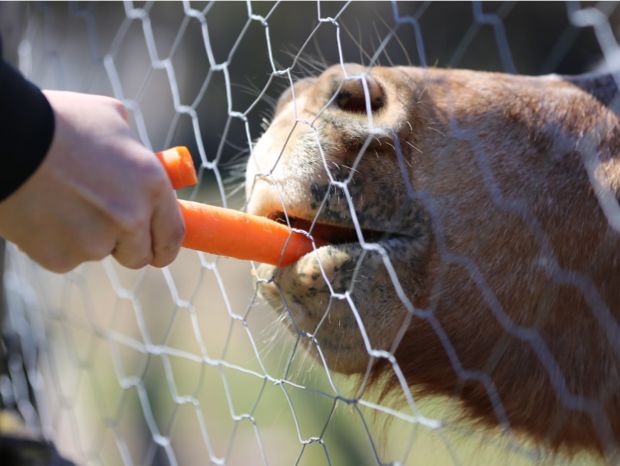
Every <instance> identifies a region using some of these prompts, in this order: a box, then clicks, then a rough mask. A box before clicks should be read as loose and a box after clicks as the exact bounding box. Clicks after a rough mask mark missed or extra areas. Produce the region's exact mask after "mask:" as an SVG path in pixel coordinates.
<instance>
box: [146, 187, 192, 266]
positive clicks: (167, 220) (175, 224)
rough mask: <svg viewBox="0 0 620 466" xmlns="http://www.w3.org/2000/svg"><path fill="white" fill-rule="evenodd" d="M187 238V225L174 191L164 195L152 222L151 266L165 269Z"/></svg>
mask: <svg viewBox="0 0 620 466" xmlns="http://www.w3.org/2000/svg"><path fill="white" fill-rule="evenodd" d="M184 236H185V224H184V223H183V218H182V217H181V212H180V210H179V204H178V201H177V198H176V196H175V195H174V192H173V191H172V190H169V191H168V192H165V193H164V194H163V195H162V200H161V201H160V202H159V204H158V205H157V207H156V209H155V212H154V213H153V218H152V221H151V240H152V242H153V243H152V249H153V259H152V261H151V265H154V266H155V267H164V266H166V265H168V264H169V263H170V262H172V261H173V260H174V259H175V257H176V256H177V254H178V253H179V248H180V247H181V242H182V241H183V237H184Z"/></svg>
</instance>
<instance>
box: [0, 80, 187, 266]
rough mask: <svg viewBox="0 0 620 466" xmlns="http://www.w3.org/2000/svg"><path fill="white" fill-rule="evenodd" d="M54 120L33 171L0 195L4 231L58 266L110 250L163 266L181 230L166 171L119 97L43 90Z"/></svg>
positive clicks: (123, 258)
mask: <svg viewBox="0 0 620 466" xmlns="http://www.w3.org/2000/svg"><path fill="white" fill-rule="evenodd" d="M44 93H45V96H46V97H47V99H48V101H49V102H50V104H51V106H52V108H53V109H54V114H55V119H56V128H55V132H54V138H53V141H52V144H51V146H50V149H49V151H48V154H47V156H46V158H45V159H44V161H43V162H42V164H41V165H40V166H39V168H38V169H37V170H36V171H35V173H34V174H33V175H32V176H31V177H30V178H29V179H28V180H27V181H26V182H25V183H24V184H23V185H22V186H21V187H20V188H19V189H17V191H15V192H14V193H13V194H11V195H10V196H9V197H8V198H6V199H5V200H3V201H2V202H0V236H2V237H4V238H5V239H7V240H9V241H11V242H13V243H15V244H16V245H17V246H18V247H19V248H20V249H21V250H22V251H24V252H25V253H26V254H28V255H29V256H30V257H32V259H34V260H35V261H37V262H39V263H40V264H41V265H43V266H44V267H45V268H47V269H50V270H52V271H55V272H66V271H69V270H71V269H73V268H74V267H76V266H77V265H78V264H80V263H82V262H84V261H89V260H99V259H102V258H104V257H105V256H107V255H109V254H112V255H113V256H114V257H115V258H116V259H117V260H118V261H119V262H120V263H121V264H122V265H125V266H127V267H130V268H141V267H144V266H145V265H147V264H151V265H154V266H157V267H163V266H165V265H167V264H169V263H170V262H171V261H172V260H174V258H175V257H176V255H177V253H178V251H179V247H180V244H181V241H182V239H183V236H184V233H185V231H184V224H183V220H182V218H181V214H180V212H179V208H178V203H177V199H176V196H175V194H174V191H173V190H172V186H171V184H170V181H169V180H168V178H167V176H166V173H165V171H164V169H163V167H162V166H161V164H160V163H159V162H158V160H157V159H156V158H155V156H154V155H153V153H151V152H150V151H149V150H148V149H146V148H145V147H144V146H143V145H142V144H140V143H139V142H138V141H137V140H136V138H135V137H134V135H133V133H132V131H131V128H130V127H129V126H128V124H127V121H126V120H127V110H126V109H125V107H124V106H123V105H122V103H121V102H119V101H117V100H115V99H113V98H110V97H103V96H95V95H88V94H78V93H71V92H60V91H45V92H44Z"/></svg>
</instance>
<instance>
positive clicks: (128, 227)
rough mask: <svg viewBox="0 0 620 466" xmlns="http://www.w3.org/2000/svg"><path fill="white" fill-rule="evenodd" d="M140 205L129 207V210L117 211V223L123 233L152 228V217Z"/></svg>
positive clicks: (134, 232)
mask: <svg viewBox="0 0 620 466" xmlns="http://www.w3.org/2000/svg"><path fill="white" fill-rule="evenodd" d="M144 211H145V209H141V208H139V207H134V208H129V209H128V211H127V212H123V213H117V214H116V215H115V223H116V225H117V227H118V229H119V230H120V231H121V233H123V234H130V235H133V234H136V233H138V232H141V231H144V230H145V229H147V228H150V218H149V217H147V215H146V213H145V212H144Z"/></svg>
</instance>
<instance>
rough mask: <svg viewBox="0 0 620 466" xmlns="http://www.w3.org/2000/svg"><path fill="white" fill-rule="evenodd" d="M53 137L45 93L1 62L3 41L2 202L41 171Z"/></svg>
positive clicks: (0, 71) (0, 70) (0, 104)
mask: <svg viewBox="0 0 620 466" xmlns="http://www.w3.org/2000/svg"><path fill="white" fill-rule="evenodd" d="M53 135H54V113H53V111H52V108H51V107H50V104H49V103H48V101H47V99H46V98H45V96H44V95H43V93H42V92H41V91H40V90H39V89H38V88H37V87H36V86H35V85H34V84H32V83H30V82H29V81H28V80H27V79H25V78H24V77H23V76H22V75H21V74H20V73H19V72H18V71H17V70H15V69H14V68H13V67H11V66H10V65H9V64H7V63H6V62H4V60H3V59H2V43H1V39H0V141H2V146H1V148H0V160H2V165H3V169H2V170H0V201H2V200H3V199H5V198H6V197H8V196H9V195H11V194H12V193H13V192H14V191H15V190H16V189H17V188H19V187H20V186H21V185H22V184H23V183H24V182H25V181H26V180H27V179H28V178H29V177H30V175H32V174H33V173H34V171H35V170H36V169H37V168H38V167H39V165H40V164H41V162H42V161H43V159H44V158H45V154H46V153H47V151H48V149H49V147H50V144H51V142H52V137H53Z"/></svg>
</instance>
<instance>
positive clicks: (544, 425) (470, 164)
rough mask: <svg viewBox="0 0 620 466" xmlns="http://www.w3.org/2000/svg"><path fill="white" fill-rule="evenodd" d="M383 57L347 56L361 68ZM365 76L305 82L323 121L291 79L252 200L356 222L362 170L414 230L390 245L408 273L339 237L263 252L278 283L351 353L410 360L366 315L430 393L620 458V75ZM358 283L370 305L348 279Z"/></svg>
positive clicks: (300, 324)
mask: <svg viewBox="0 0 620 466" xmlns="http://www.w3.org/2000/svg"><path fill="white" fill-rule="evenodd" d="M365 71H366V70H364V69H362V68H361V67H359V66H355V65H348V66H347V74H348V76H349V77H352V76H358V77H359V76H361V74H360V73H363V72H365ZM364 79H366V82H367V86H366V90H364V86H363V85H362V80H360V79H357V80H356V79H347V80H344V81H343V73H342V68H341V67H340V66H336V67H332V68H330V69H328V70H327V71H326V72H325V73H323V75H321V76H320V77H319V78H312V79H306V80H304V81H302V82H301V83H299V84H297V85H296V88H295V98H296V103H297V107H296V110H297V115H296V116H297V118H298V120H302V121H307V122H308V123H310V124H312V126H309V125H307V124H305V123H303V122H302V123H298V124H297V125H296V126H294V127H293V121H294V116H293V114H292V112H293V109H292V107H291V105H288V106H287V104H289V103H290V102H291V100H292V93H291V91H290V90H289V91H288V93H287V94H285V95H284V96H283V97H282V98H281V101H280V104H279V106H278V110H277V112H276V119H275V120H274V122H273V124H272V126H271V127H270V129H269V130H268V131H267V133H266V135H265V136H264V138H263V140H261V141H262V142H259V144H258V146H257V149H256V151H255V157H256V161H258V164H259V165H262V166H261V167H254V168H252V165H253V163H254V162H255V161H252V160H250V164H249V166H248V198H249V210H250V211H253V212H255V213H258V214H262V215H269V214H273V212H276V211H283V210H285V211H286V213H287V214H288V215H289V216H291V217H297V218H302V219H308V220H312V219H313V218H314V217H315V216H317V220H318V222H320V223H323V224H327V225H339V226H348V227H351V226H352V225H353V219H352V218H351V214H350V212H349V211H350V208H349V205H348V204H347V202H346V195H345V194H342V193H339V191H338V190H337V189H336V190H333V189H332V191H329V189H328V188H326V187H327V186H328V185H329V176H328V175H327V174H326V171H325V166H327V169H328V170H330V173H331V174H332V177H333V178H334V179H335V180H336V181H339V180H344V179H346V178H347V176H352V178H351V182H350V184H349V185H348V189H349V190H350V195H351V198H352V202H353V205H354V206H355V210H356V213H357V220H358V221H359V223H360V225H361V227H362V228H363V229H365V230H379V231H389V232H391V233H398V234H401V235H404V237H405V240H404V241H405V243H404V245H403V244H401V243H398V244H396V243H389V242H386V243H381V241H380V242H379V244H382V245H383V246H384V250H385V251H387V255H388V257H389V259H390V261H391V263H392V265H393V267H394V270H395V271H396V273H397V276H398V280H399V283H398V284H396V285H394V283H393V281H392V280H391V278H390V277H389V275H388V273H387V269H386V268H385V267H384V263H385V262H384V260H383V259H382V256H381V255H380V254H379V253H376V252H372V251H371V252H367V251H363V250H362V249H360V247H359V245H353V246H350V247H349V246H347V245H342V246H333V247H332V246H328V247H325V248H320V249H318V250H317V252H316V254H310V255H308V256H306V257H304V258H303V259H302V260H300V261H299V262H298V263H297V264H295V265H293V266H289V267H287V268H284V269H281V270H280V269H273V268H268V267H264V268H262V269H261V270H262V271H261V272H260V275H261V276H262V277H263V278H265V279H266V280H268V282H267V283H264V284H262V285H261V292H262V294H263V295H264V296H265V297H266V298H267V299H268V300H269V301H270V302H271V303H272V304H273V305H274V306H278V305H280V304H281V303H282V302H284V303H285V306H284V308H285V310H286V311H287V312H289V314H290V316H291V320H292V322H293V323H292V324H290V325H291V327H293V329H294V330H295V331H297V332H299V333H300V334H304V332H308V333H310V334H312V335H313V336H315V337H316V339H317V341H318V342H319V345H320V346H321V347H322V349H324V350H325V358H326V360H327V362H328V364H329V366H330V368H332V369H334V370H339V371H342V372H347V373H352V372H353V373H354V372H360V373H361V372H364V370H365V369H366V368H367V367H368V364H369V361H370V363H374V364H375V368H378V369H379V371H378V372H375V378H376V379H379V378H381V377H379V375H380V374H389V373H390V371H391V367H392V365H391V363H390V362H389V361H388V360H387V359H385V358H382V357H381V355H380V354H378V353H377V354H373V355H374V356H376V358H375V357H367V356H366V355H367V354H368V348H366V347H365V346H364V343H363V341H362V339H361V337H360V336H359V334H360V332H361V330H360V327H359V326H358V325H357V324H358V321H357V320H355V319H354V316H355V312H357V314H358V315H359V317H360V319H361V321H362V322H363V325H364V331H367V334H368V339H369V341H370V343H371V345H372V349H373V350H374V349H377V350H386V351H394V354H395V357H396V361H397V364H398V366H399V367H400V369H401V370H402V372H403V373H404V374H405V377H406V379H407V381H408V383H409V385H410V386H411V387H412V388H413V390H414V394H428V395H437V394H439V395H447V396H452V397H456V398H458V399H459V400H460V402H461V404H462V406H463V412H464V414H465V415H466V416H467V417H468V418H470V419H472V420H474V421H476V422H478V423H480V424H481V425H485V426H487V427H493V426H498V425H499V426H502V427H504V428H508V429H510V430H511V431H513V432H516V433H521V434H525V435H526V436H527V437H528V438H529V439H531V440H533V441H535V442H537V443H539V444H541V445H544V446H546V447H548V448H550V449H551V450H552V451H562V452H566V453H575V452H578V451H581V450H588V451H593V452H597V453H599V454H601V455H606V456H607V458H608V459H612V458H616V455H617V452H618V446H619V445H620V330H619V328H620V327H619V325H618V318H619V317H620V234H619V232H618V231H617V229H615V228H612V224H611V223H610V221H609V218H608V216H607V215H606V213H605V212H606V211H605V210H604V209H603V208H602V207H601V206H602V205H603V204H602V203H601V200H602V199H603V200H604V199H607V201H609V199H612V200H613V201H614V202H615V207H617V199H618V197H619V192H620V190H619V187H620V154H619V153H618V150H619V148H620V122H619V121H618V116H617V114H616V113H615V112H613V111H612V110H610V108H609V105H610V104H611V103H613V98H614V97H615V96H616V95H617V88H616V86H615V83H614V81H613V80H612V79H611V77H606V76H582V77H575V78H561V77H541V78H534V77H525V76H509V75H503V74H494V73H481V72H473V71H464V70H439V69H417V68H405V67H396V68H373V69H372V70H370V71H369V74H366V75H365V78H364ZM345 91H346V92H345ZM367 94H368V95H369V96H370V98H371V100H372V105H371V110H372V117H373V121H372V123H373V126H374V128H378V129H379V131H377V132H376V133H375V134H373V135H371V136H369V135H368V130H367V127H368V116H367V115H366V113H365V109H366V106H365V104H363V103H364V102H365V100H364V96H365V95H367ZM356 99H357V100H356ZM360 99H361V101H360ZM360 108H363V110H362V111H360ZM287 114H288V116H287V118H283V117H282V115H287ZM278 117H280V118H278ZM367 137H369V138H370V139H369V143H368V145H367V147H366V150H365V151H364V152H363V153H362V154H359V151H360V149H362V147H363V144H364V142H365V141H366V138H367ZM317 138H318V139H319V140H320V141H321V146H322V151H321V150H319V149H318V147H317V146H316V140H317ZM285 141H287V142H286V144H285ZM399 146H400V149H399ZM359 155H361V156H362V158H361V159H360V160H359V161H358V162H359V165H358V166H357V171H356V172H354V173H352V171H351V170H350V167H351V165H352V164H353V163H354V162H355V160H356V158H357V157H358V156H359ZM323 157H325V158H326V159H327V160H326V163H325V164H324V163H323ZM403 167H406V173H405V174H404V173H403ZM587 168H588V169H589V171H588V169H587ZM263 174H269V176H266V177H263V176H262V175H263ZM403 175H404V176H403ZM593 183H594V184H593ZM595 187H596V188H597V189H594V188H595ZM332 188H333V187H332ZM317 192H318V195H317ZM605 196H607V197H605ZM321 199H323V200H325V199H327V200H328V202H327V204H326V205H327V207H325V203H324V204H323V208H321V202H320V201H321ZM613 207H614V206H613V205H612V206H611V210H609V209H607V213H608V214H609V212H611V213H613V212H614V210H613ZM617 221H618V219H616V222H617ZM356 248H357V249H356ZM359 261H361V266H360V267H358V272H357V273H358V274H357V275H356V272H355V270H354V269H355V267H354V266H355V265H358V263H359ZM347 267H348V268H347ZM343 270H345V271H343ZM308 277H314V278H312V279H309V278H308ZM325 278H327V281H326V280H325ZM327 282H330V284H331V285H332V288H330V287H329V286H328V284H327ZM399 286H402V288H403V290H404V292H405V294H406V298H405V299H404V301H403V299H401V298H403V297H402V296H398V294H397V293H396V292H395V290H396V289H398V288H399ZM346 290H349V291H350V292H351V300H352V302H353V303H354V305H353V306H350V305H349V304H348V302H347V301H346V300H345V301H343V300H342V299H337V298H334V296H333V292H344V291H346ZM410 304H412V305H413V307H411V306H410ZM354 311H355V312H354ZM412 312H413V314H412ZM326 313H327V314H326ZM403 325H405V326H406V328H405V329H403ZM401 330H405V331H404V334H402V332H401V333H399V332H400V331H401ZM373 355H371V356H373ZM377 374H379V375H377ZM388 379H389V382H388V384H389V386H390V387H392V388H397V387H398V383H397V381H396V379H395V378H393V377H392V378H390V377H388Z"/></svg>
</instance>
